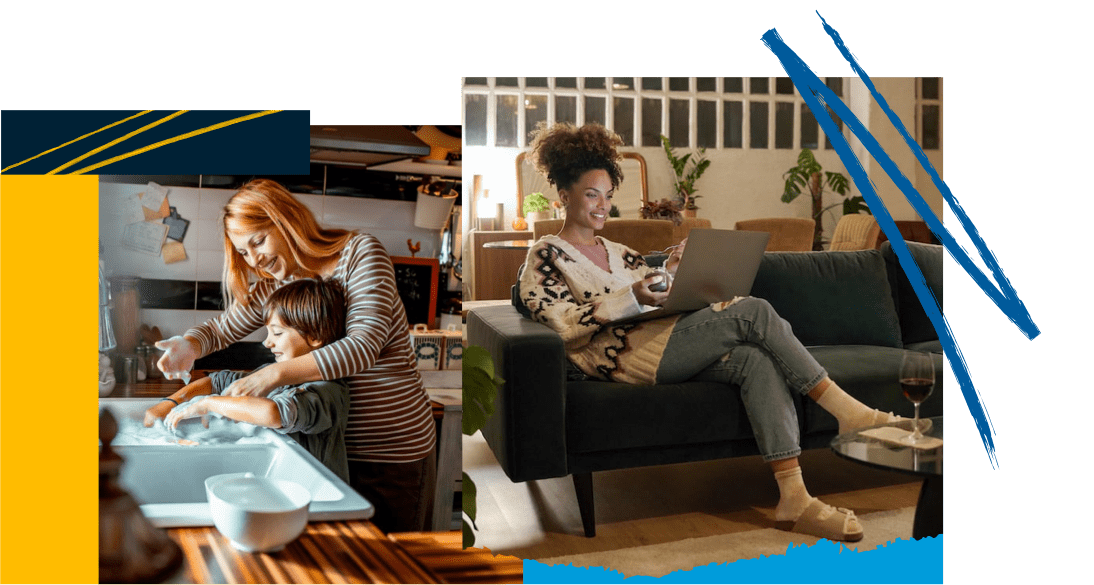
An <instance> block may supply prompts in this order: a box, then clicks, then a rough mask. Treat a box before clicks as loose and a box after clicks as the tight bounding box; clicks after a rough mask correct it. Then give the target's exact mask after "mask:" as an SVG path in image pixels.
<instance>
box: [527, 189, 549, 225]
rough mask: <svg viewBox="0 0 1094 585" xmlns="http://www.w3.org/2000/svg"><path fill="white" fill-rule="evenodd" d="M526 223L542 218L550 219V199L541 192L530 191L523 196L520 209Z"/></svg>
mask: <svg viewBox="0 0 1094 585" xmlns="http://www.w3.org/2000/svg"><path fill="white" fill-rule="evenodd" d="M522 211H523V212H524V217H526V218H527V219H528V223H532V222H534V221H539V220H543V219H551V201H550V200H549V199H547V198H546V197H544V196H543V193H532V194H531V195H529V196H527V197H525V198H524V207H523V209H522Z"/></svg>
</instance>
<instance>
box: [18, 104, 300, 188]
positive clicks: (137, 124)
mask: <svg viewBox="0 0 1094 585" xmlns="http://www.w3.org/2000/svg"><path fill="white" fill-rule="evenodd" d="M140 113H141V112H139V111H77V110H62V111H49V110H5V111H3V112H0V127H2V128H3V141H2V142H3V151H2V152H0V169H3V173H4V174H18V175H42V174H47V173H50V172H54V171H55V172H56V174H73V173H77V174H92V175H106V174H110V175H138V174H139V175H186V174H195V175H196V174H256V175H257V174H278V175H293V174H308V171H309V160H308V159H309V157H310V146H309V142H310V115H309V112H308V111H307V110H284V111H278V112H273V113H269V114H266V115H262V116H260V117H256V118H252V119H248V120H244V121H238V122H235V123H232V124H230V125H227V126H224V127H221V128H216V129H213V130H209V131H207V132H204V133H200V134H197V135H194V136H190V137H187V138H181V139H177V138H179V137H181V136H183V135H185V134H187V133H190V132H194V131H199V130H204V129H208V128H210V127H212V126H214V125H216V124H219V123H224V122H229V121H232V120H236V119H238V118H240V117H243V116H246V115H249V114H256V113H259V111H258V110H253V111H228V110H193V111H187V112H184V113H182V114H180V115H178V116H177V117H174V118H171V119H169V120H167V118H168V117H169V116H171V115H172V114H174V113H176V112H172V111H152V112H148V113H146V114H143V115H140V116H136V115H137V114H140ZM132 116H136V117H133V118H132V119H129V120H126V119H127V118H130V117H132ZM122 120H126V121H124V122H122V123H120V124H117V125H115V126H113V127H108V126H110V125H112V124H114V123H116V122H121V121H122ZM160 120H166V121H164V122H163V123H161V124H159V125H156V126H154V127H152V128H147V129H144V130H143V131H140V130H141V129H142V128H145V127H146V126H149V125H150V124H153V123H155V122H157V121H160ZM138 131H140V132H138ZM135 132H138V133H136V134H133V135H132V136H129V137H128V138H125V137H126V136H127V135H129V134H131V133H135ZM88 134H90V135H89V136H88ZM81 137H82V138H81ZM122 138H124V140H123V141H122V142H119V143H117V144H114V145H112V146H109V147H107V148H105V149H104V150H102V151H101V152H97V153H94V154H89V153H92V151H94V150H96V149H98V148H100V147H103V146H106V145H108V144H109V143H111V142H112V141H115V140H118V139H122ZM175 139H177V140H175ZM172 140H174V141H172ZM73 141H75V142H73ZM166 141H172V142H168V143H166V144H162V145H160V146H157V147H156V148H153V149H151V150H147V151H145V152H141V153H139V154H135V155H132V156H129V157H128V158H123V159H121V160H118V161H115V162H111V163H109V164H106V165H104V166H101V167H98V168H95V169H91V170H86V171H85V172H83V173H81V171H82V170H84V169H87V167H89V166H91V165H94V164H96V163H100V162H103V161H107V160H110V159H112V158H114V157H117V156H120V155H124V154H127V153H132V152H133V151H136V150H139V149H141V148H144V147H148V146H152V145H157V144H160V143H163V142H166ZM70 142H71V143H70ZM85 155H86V158H84V159H82V160H77V159H79V158H80V157H83V156H85ZM65 165H68V166H65ZM61 167H65V168H63V169H62V168H61ZM58 169H60V170H58Z"/></svg>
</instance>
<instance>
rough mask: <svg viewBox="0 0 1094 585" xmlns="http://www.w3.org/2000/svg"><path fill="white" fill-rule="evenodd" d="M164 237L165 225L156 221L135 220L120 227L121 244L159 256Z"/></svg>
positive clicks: (165, 234) (165, 236)
mask: <svg viewBox="0 0 1094 585" xmlns="http://www.w3.org/2000/svg"><path fill="white" fill-rule="evenodd" d="M165 238H167V226H165V225H163V224H162V223H160V222H158V221H137V222H133V223H129V224H126V225H125V227H124V228H122V245H123V246H125V247H126V248H129V249H130V250H135V251H137V252H141V253H143V254H151V255H153V256H159V255H160V249H161V248H162V247H163V240H164V239H165Z"/></svg>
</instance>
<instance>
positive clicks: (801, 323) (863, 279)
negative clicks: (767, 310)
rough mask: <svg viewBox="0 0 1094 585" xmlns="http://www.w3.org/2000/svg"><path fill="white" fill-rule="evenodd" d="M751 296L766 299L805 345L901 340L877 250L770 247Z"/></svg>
mask: <svg viewBox="0 0 1094 585" xmlns="http://www.w3.org/2000/svg"><path fill="white" fill-rule="evenodd" d="M752 296H755V297H760V298H764V299H767V301H768V302H770V303H771V305H772V306H773V307H774V308H775V310H776V311H777V312H778V313H779V315H781V316H782V317H783V318H784V319H786V320H787V321H789V322H790V325H791V326H792V327H793V328H794V334H795V335H796V336H797V337H798V340H799V341H801V342H802V343H803V344H804V345H807V346H809V345H846V344H859V345H880V346H885V347H901V345H902V344H901V334H900V320H899V318H898V315H897V311H896V305H895V304H894V302H893V294H892V290H891V288H890V286H889V277H888V274H887V272H886V270H885V259H884V257H883V256H882V254H881V252H879V251H878V250H861V251H853V252H768V253H766V254H764V259H763V261H762V262H760V269H759V272H758V273H757V274H756V281H755V282H754V283H753V285H752Z"/></svg>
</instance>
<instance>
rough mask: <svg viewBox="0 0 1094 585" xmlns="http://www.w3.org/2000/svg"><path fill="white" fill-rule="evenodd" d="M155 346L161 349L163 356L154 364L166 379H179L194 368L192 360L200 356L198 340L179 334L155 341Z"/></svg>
mask: <svg viewBox="0 0 1094 585" xmlns="http://www.w3.org/2000/svg"><path fill="white" fill-rule="evenodd" d="M156 347H157V348H159V349H162V350H163V357H161V358H160V359H159V361H158V362H156V366H157V367H158V368H159V369H160V371H161V372H163V377H164V378H167V379H168V380H181V379H182V378H183V376H184V375H185V374H186V373H188V372H189V371H190V370H192V369H194V361H195V360H197V359H198V358H199V357H201V347H200V346H199V345H198V342H197V341H195V340H193V339H190V338H189V337H183V336H181V335H176V336H174V337H171V338H169V339H164V340H162V341H157V342H156Z"/></svg>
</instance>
